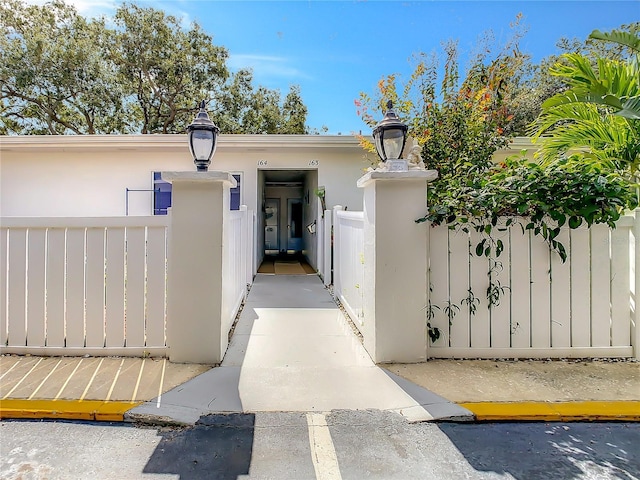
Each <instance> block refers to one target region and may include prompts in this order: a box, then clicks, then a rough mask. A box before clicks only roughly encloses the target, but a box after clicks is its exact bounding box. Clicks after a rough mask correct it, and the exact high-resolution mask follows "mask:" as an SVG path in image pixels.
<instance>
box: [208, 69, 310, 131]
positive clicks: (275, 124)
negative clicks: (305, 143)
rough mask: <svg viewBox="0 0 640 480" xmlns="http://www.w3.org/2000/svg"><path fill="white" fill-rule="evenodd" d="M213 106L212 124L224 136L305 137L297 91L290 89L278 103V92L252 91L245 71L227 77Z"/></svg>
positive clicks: (303, 111)
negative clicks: (233, 134) (265, 135)
mask: <svg viewBox="0 0 640 480" xmlns="http://www.w3.org/2000/svg"><path fill="white" fill-rule="evenodd" d="M213 106H214V110H213V116H214V118H215V119H216V120H215V121H216V124H217V125H218V126H219V127H220V129H221V130H222V131H223V132H225V133H254V134H263V133H270V134H273V133H281V134H305V133H308V131H307V127H306V126H305V123H306V120H307V107H306V106H305V104H304V102H303V101H302V97H301V95H300V88H299V87H298V86H292V87H291V88H290V90H289V93H288V94H287V96H286V97H285V99H284V101H282V100H281V97H280V92H279V91H278V90H272V89H267V88H265V87H258V88H255V87H254V86H253V73H252V72H251V70H248V69H242V70H239V71H238V72H236V73H234V74H232V75H231V77H230V79H229V80H228V82H227V83H226V84H225V85H224V86H223V87H222V88H221V89H219V91H217V92H216V93H215V94H214V101H213Z"/></svg>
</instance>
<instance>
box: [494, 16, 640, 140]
mask: <svg viewBox="0 0 640 480" xmlns="http://www.w3.org/2000/svg"><path fill="white" fill-rule="evenodd" d="M638 28H640V23H638V22H635V23H630V24H624V25H621V26H620V27H619V29H618V30H620V31H622V32H627V33H630V32H633V31H637V30H638ZM556 47H557V49H558V50H559V51H560V52H561V53H559V54H553V55H549V56H548V57H546V58H544V59H542V60H541V61H540V63H538V64H533V63H528V64H525V66H524V73H523V75H522V77H521V79H520V81H519V82H518V84H517V85H514V88H513V89H512V92H511V95H510V98H508V99H507V100H506V102H507V104H508V108H509V112H510V114H512V115H513V121H512V123H511V125H510V126H509V128H508V130H507V132H508V133H509V134H510V135H521V136H524V135H527V134H528V133H529V126H530V125H531V123H533V122H534V121H535V120H536V119H537V118H538V116H539V115H540V113H541V111H542V104H543V103H544V102H545V101H546V100H548V99H549V98H551V97H553V96H554V95H557V94H560V93H562V92H564V91H565V90H567V89H568V88H569V84H568V82H567V81H566V79H565V78H563V77H561V76H557V75H553V74H552V73H551V71H552V69H553V67H554V65H556V64H558V63H560V64H561V65H568V64H569V63H568V62H567V60H566V59H565V58H564V57H563V54H565V53H570V54H580V55H582V56H583V57H585V58H587V59H589V61H590V63H591V65H592V66H593V67H594V68H597V59H598V58H604V59H609V60H619V61H623V60H625V59H626V58H628V56H629V54H630V52H631V49H630V48H629V47H628V46H626V45H624V44H621V43H614V42H602V41H599V40H598V39H597V38H596V37H595V36H590V37H588V38H587V39H586V40H585V39H578V38H573V39H569V38H565V37H563V38H560V40H558V41H557V42H556Z"/></svg>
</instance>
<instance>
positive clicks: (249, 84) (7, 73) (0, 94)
mask: <svg viewBox="0 0 640 480" xmlns="http://www.w3.org/2000/svg"><path fill="white" fill-rule="evenodd" d="M0 31H1V35H0V134H94V133H177V132H184V130H185V128H186V126H187V125H188V124H189V123H190V122H191V121H192V120H193V116H194V114H195V113H196V111H197V103H198V101H199V100H200V99H206V100H208V102H209V103H210V105H209V110H210V111H212V112H214V113H215V116H214V120H215V121H216V122H217V123H219V125H220V126H221V127H222V131H223V132H225V133H305V132H306V127H305V122H306V114H307V110H306V106H305V105H304V103H303V101H302V98H301V95H300V89H299V88H298V87H291V89H290V91H289V93H288V95H287V96H286V98H285V99H284V101H281V98H280V93H279V91H277V90H270V89H267V88H264V87H261V86H258V87H254V85H253V78H252V74H251V72H250V71H248V70H241V71H239V72H236V73H234V74H230V73H229V71H228V69H227V65H226V62H227V57H228V53H227V50H226V49H225V48H224V47H221V46H217V45H215V44H214V43H213V39H212V37H211V36H210V35H208V34H207V33H205V32H204V31H203V30H202V28H201V27H200V26H199V25H198V24H197V23H193V24H191V25H190V26H189V27H184V26H183V25H182V22H181V20H180V19H178V18H176V17H174V16H171V15H167V14H166V13H165V12H163V11H161V10H158V9H155V8H151V7H141V6H139V5H135V4H126V3H125V4H122V5H121V6H119V7H118V8H117V10H116V13H115V16H114V18H113V19H109V20H107V19H104V18H103V19H85V18H84V17H82V16H81V15H79V14H78V13H77V11H76V10H75V8H74V7H73V6H71V5H67V4H65V3H64V1H63V0H52V1H51V2H49V3H47V4H45V5H42V6H37V5H27V4H26V3H24V1H23V0H0ZM218 114H219V115H220V117H219V118H218Z"/></svg>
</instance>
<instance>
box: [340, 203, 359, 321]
mask: <svg viewBox="0 0 640 480" xmlns="http://www.w3.org/2000/svg"><path fill="white" fill-rule="evenodd" d="M333 235H334V239H333V241H334V248H333V262H334V273H333V291H334V295H335V296H336V298H337V299H338V300H340V303H342V305H343V306H344V308H345V309H346V310H347V312H348V313H349V316H350V317H351V319H352V320H353V321H354V322H356V324H357V325H362V324H363V323H364V320H365V318H364V315H365V312H364V309H363V295H364V214H363V212H348V211H344V210H341V207H337V208H336V209H334V216H333Z"/></svg>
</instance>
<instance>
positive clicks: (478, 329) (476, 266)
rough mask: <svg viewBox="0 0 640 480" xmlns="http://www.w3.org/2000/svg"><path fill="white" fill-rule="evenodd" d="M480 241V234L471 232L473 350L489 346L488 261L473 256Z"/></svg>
mask: <svg viewBox="0 0 640 480" xmlns="http://www.w3.org/2000/svg"><path fill="white" fill-rule="evenodd" d="M481 240H482V237H481V236H480V234H478V233H476V232H471V236H470V241H471V245H470V248H471V255H470V259H471V290H472V291H473V292H474V295H475V297H476V299H477V300H478V303H477V307H476V312H475V314H474V315H472V316H471V318H470V324H471V346H472V347H474V348H486V347H489V346H490V345H491V323H490V319H489V301H488V300H487V288H488V286H489V261H488V259H487V257H485V256H484V255H483V256H478V255H476V254H475V248H476V245H477V244H478V243H480V241H481ZM462 308H464V307H462Z"/></svg>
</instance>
